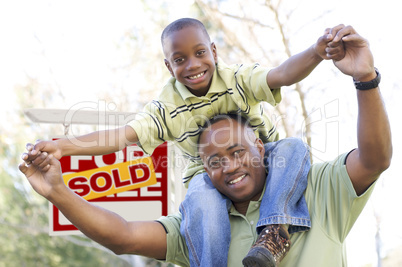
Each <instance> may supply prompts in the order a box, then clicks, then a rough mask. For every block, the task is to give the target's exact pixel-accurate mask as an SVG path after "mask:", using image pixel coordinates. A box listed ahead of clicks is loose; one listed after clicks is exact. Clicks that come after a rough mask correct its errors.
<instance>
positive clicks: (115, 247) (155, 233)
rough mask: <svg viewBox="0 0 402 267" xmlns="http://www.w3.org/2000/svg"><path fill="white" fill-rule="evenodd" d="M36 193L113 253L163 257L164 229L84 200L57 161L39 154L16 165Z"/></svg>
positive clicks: (164, 248)
mask: <svg viewBox="0 0 402 267" xmlns="http://www.w3.org/2000/svg"><path fill="white" fill-rule="evenodd" d="M19 169H20V171H21V172H22V173H23V174H24V175H25V176H26V177H27V179H28V181H29V183H30V184H31V186H32V187H33V188H34V190H35V191H36V192H38V193H39V194H40V195H42V196H43V197H45V198H46V199H47V200H49V201H50V202H51V203H53V204H54V205H55V206H56V207H57V208H58V209H59V210H60V211H61V212H62V213H63V214H64V216H66V218H67V219H68V220H70V221H71V223H73V224H74V225H75V226H76V227H77V228H78V229H79V230H80V231H81V232H82V233H84V234H85V235H86V236H88V237H89V238H91V239H93V240H94V241H96V242H98V243H99V244H101V245H103V246H105V247H107V248H109V249H110V250H112V251H113V252H115V253H116V254H138V255H143V256H146V257H150V258H155V259H165V257H166V232H165V230H164V228H163V226H162V225H161V224H159V223H158V222H154V221H147V222H127V221H126V220H124V219H123V218H122V217H121V216H119V215H117V214H115V213H113V212H111V211H108V210H106V209H103V208H101V207H98V206H96V205H93V204H91V203H90V202H87V201H86V200H84V199H83V198H81V197H80V196H78V195H77V194H75V193H74V192H73V191H71V190H70V189H69V188H67V186H66V185H65V184H64V182H63V180H62V176H61V169H60V162H59V161H58V160H57V159H55V158H54V156H52V155H51V154H50V155H49V154H47V153H41V154H40V155H39V156H38V157H37V158H36V159H35V160H34V161H33V162H32V163H31V164H30V165H26V164H25V162H24V163H21V164H20V165H19Z"/></svg>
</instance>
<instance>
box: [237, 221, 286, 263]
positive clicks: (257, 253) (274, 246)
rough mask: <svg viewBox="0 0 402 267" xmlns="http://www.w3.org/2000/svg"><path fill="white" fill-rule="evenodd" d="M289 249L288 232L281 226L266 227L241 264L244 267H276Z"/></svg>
mask: <svg viewBox="0 0 402 267" xmlns="http://www.w3.org/2000/svg"><path fill="white" fill-rule="evenodd" d="M289 249H290V237H289V232H288V230H287V229H286V227H285V226H284V225H283V224H272V225H268V226H266V227H265V228H264V229H263V230H262V231H261V233H260V235H259V236H258V238H257V241H256V242H255V244H254V245H253V246H252V247H251V249H250V251H249V252H248V254H247V256H246V257H245V258H244V259H243V261H242V263H243V265H244V266H245V267H276V266H279V263H280V262H281V260H282V259H283V258H284V257H285V255H286V254H287V253H288V251H289Z"/></svg>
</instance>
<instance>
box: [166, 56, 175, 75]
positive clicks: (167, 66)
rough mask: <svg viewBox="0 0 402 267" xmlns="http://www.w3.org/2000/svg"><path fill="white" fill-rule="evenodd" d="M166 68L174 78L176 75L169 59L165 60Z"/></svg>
mask: <svg viewBox="0 0 402 267" xmlns="http://www.w3.org/2000/svg"><path fill="white" fill-rule="evenodd" d="M165 66H166V68H167V69H168V70H169V72H170V75H172V77H174V73H173V70H172V67H170V63H169V61H168V60H167V59H165Z"/></svg>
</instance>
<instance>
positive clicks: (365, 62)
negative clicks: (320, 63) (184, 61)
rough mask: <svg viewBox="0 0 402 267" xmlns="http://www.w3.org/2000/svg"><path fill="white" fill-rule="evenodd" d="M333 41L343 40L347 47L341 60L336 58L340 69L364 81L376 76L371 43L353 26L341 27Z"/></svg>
mask: <svg viewBox="0 0 402 267" xmlns="http://www.w3.org/2000/svg"><path fill="white" fill-rule="evenodd" d="M332 42H343V44H344V47H345V56H344V57H343V58H342V59H340V60H336V59H334V64H335V66H336V67H337V68H338V69H339V70H340V71H342V72H343V73H344V74H346V75H349V76H352V77H353V78H354V79H355V80H358V81H363V82H364V81H370V80H372V79H374V78H375V77H376V73H375V70H374V59H373V55H372V53H371V51H370V47H369V43H368V41H367V40H366V39H364V38H363V37H361V36H360V35H359V34H358V33H357V32H356V31H355V29H353V27H352V26H346V27H344V28H342V29H340V30H339V31H338V32H337V34H336V35H335V37H334V39H333V41H332Z"/></svg>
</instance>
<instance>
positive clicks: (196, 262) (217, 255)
mask: <svg viewBox="0 0 402 267" xmlns="http://www.w3.org/2000/svg"><path fill="white" fill-rule="evenodd" d="M230 206H231V202H230V201H229V199H227V198H226V197H225V196H223V195H222V194H221V193H219V192H218V190H216V189H215V187H214V186H213V185H212V183H211V180H210V179H209V177H208V175H207V173H202V174H199V175H197V176H195V177H193V178H192V179H191V181H190V184H189V187H188V190H187V193H186V197H185V199H184V201H183V202H182V204H181V205H180V212H181V213H182V222H181V226H180V232H181V234H182V235H183V236H184V237H185V240H186V244H187V246H188V250H189V255H190V265H191V266H202V267H204V266H205V267H213V266H227V258H228V251H229V245H230V222H229V216H228V212H227V211H228V209H229V208H230Z"/></svg>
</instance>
